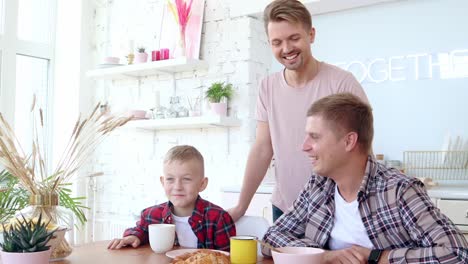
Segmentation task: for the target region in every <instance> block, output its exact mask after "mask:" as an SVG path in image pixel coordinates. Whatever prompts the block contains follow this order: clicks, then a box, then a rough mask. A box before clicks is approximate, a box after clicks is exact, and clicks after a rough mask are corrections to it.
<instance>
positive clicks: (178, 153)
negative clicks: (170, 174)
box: [164, 145, 205, 175]
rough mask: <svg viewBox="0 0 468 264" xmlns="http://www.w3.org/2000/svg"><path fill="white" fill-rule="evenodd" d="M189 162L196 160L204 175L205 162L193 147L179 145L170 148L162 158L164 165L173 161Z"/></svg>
mask: <svg viewBox="0 0 468 264" xmlns="http://www.w3.org/2000/svg"><path fill="white" fill-rule="evenodd" d="M189 160H197V161H198V162H199V163H200V166H201V169H202V173H203V175H204V174H205V165H204V163H205V161H204V159H203V155H202V154H201V153H200V151H198V149H196V148H195V147H193V146H189V145H179V146H175V147H172V148H171V149H169V150H168V151H167V153H166V156H164V164H169V163H171V162H173V161H180V162H186V161H189Z"/></svg>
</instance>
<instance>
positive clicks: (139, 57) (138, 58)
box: [135, 47, 148, 63]
mask: <svg viewBox="0 0 468 264" xmlns="http://www.w3.org/2000/svg"><path fill="white" fill-rule="evenodd" d="M137 50H138V52H137V53H136V54H135V63H145V62H146V61H148V53H146V52H145V48H144V47H139V48H138V49H137Z"/></svg>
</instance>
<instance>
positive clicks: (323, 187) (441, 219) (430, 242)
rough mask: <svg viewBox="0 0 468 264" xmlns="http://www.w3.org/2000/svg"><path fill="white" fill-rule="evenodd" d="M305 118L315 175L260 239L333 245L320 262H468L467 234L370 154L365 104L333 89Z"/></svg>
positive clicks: (412, 183) (416, 186)
mask: <svg viewBox="0 0 468 264" xmlns="http://www.w3.org/2000/svg"><path fill="white" fill-rule="evenodd" d="M307 116H308V117H307V123H306V133H307V135H306V138H305V141H304V144H303V150H304V151H305V152H306V153H307V155H308V156H309V158H310V161H311V164H312V167H313V171H314V173H313V175H312V176H311V177H310V179H309V182H308V183H307V185H306V186H305V189H304V190H303V191H302V192H301V193H300V195H299V197H298V198H297V199H296V201H295V202H294V204H293V206H292V207H291V208H290V209H289V212H288V213H287V214H285V215H284V216H282V217H281V218H279V219H278V221H276V222H275V224H274V226H272V227H270V228H269V230H268V231H267V233H266V234H265V236H264V238H263V240H264V241H265V242H267V243H269V244H271V245H272V246H274V247H281V246H310V247H319V248H324V249H330V250H327V251H325V253H324V255H323V263H367V262H368V261H369V263H439V262H442V263H468V249H467V247H468V243H467V241H466V239H465V238H464V236H463V235H462V234H461V232H460V231H459V230H458V229H457V228H456V227H455V226H454V224H453V223H452V222H451V221H450V220H449V219H448V218H447V217H446V216H445V215H443V214H442V213H441V212H440V211H439V209H438V208H436V207H435V206H434V204H433V203H432V202H431V199H430V198H429V196H428V194H427V192H426V190H425V188H424V185H423V184H422V183H421V182H420V181H419V180H417V179H416V178H413V177H409V176H406V175H404V174H402V173H401V172H400V171H398V170H396V169H392V168H386V167H385V166H383V165H381V164H379V163H377V162H376V161H375V160H374V158H373V157H372V156H370V155H368V153H370V149H371V144H372V138H373V133H374V128H373V116H372V110H371V108H370V106H369V105H368V104H366V103H364V102H362V101H361V100H360V99H359V98H358V97H356V96H354V95H352V94H348V93H342V94H335V95H331V96H327V97H324V98H322V99H320V100H318V101H316V102H315V103H314V104H313V105H312V106H311V107H310V109H309V110H308V112H307ZM263 253H264V254H267V255H269V254H270V252H269V251H268V250H267V249H266V248H263Z"/></svg>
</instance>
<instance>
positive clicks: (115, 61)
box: [104, 57, 120, 64]
mask: <svg viewBox="0 0 468 264" xmlns="http://www.w3.org/2000/svg"><path fill="white" fill-rule="evenodd" d="M119 62H120V58H118V57H105V58H104V63H107V64H119Z"/></svg>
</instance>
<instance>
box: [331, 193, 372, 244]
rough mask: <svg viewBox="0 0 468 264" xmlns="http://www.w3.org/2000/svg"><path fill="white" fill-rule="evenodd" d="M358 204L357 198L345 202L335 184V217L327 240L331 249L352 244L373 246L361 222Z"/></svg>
mask: <svg viewBox="0 0 468 264" xmlns="http://www.w3.org/2000/svg"><path fill="white" fill-rule="evenodd" d="M358 206H359V203H358V201H357V200H354V201H352V202H350V203H348V202H346V201H345V200H344V199H343V197H341V194H340V192H339V191H338V187H337V186H336V185H335V219H334V225H333V229H332V231H331V234H330V238H329V240H328V246H329V247H330V249H331V250H337V249H343V248H349V247H351V246H352V245H359V246H362V247H365V248H369V249H372V248H374V245H372V242H371V241H370V239H369V236H368V235H367V231H366V228H365V227H364V224H363V223H362V218H361V214H360V213H359V208H358Z"/></svg>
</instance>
